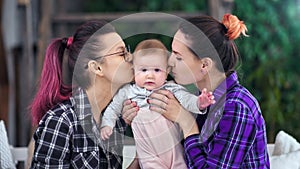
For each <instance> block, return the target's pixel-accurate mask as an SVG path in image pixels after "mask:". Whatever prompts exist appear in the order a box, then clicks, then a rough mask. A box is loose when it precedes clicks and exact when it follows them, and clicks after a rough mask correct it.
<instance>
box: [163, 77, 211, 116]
mask: <svg viewBox="0 0 300 169" xmlns="http://www.w3.org/2000/svg"><path fill="white" fill-rule="evenodd" d="M166 89H167V90H169V91H171V92H172V93H173V94H174V96H175V97H176V99H177V100H178V101H179V102H180V104H181V105H182V107H184V108H185V109H186V110H187V111H189V112H192V113H195V114H205V113H206V110H204V111H201V110H199V108H198V105H197V100H198V96H196V95H194V94H192V93H190V92H189V91H187V89H186V88H184V87H183V86H181V85H178V84H176V83H171V82H169V83H168V84H167V85H166Z"/></svg>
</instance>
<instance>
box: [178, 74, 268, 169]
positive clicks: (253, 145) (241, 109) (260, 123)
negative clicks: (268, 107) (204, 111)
mask: <svg viewBox="0 0 300 169" xmlns="http://www.w3.org/2000/svg"><path fill="white" fill-rule="evenodd" d="M224 86H225V89H226V90H225V91H226V93H225V92H224V90H223V89H222V88H223V87H224ZM221 91H223V92H221ZM222 95H224V96H226V97H222ZM214 96H215V98H216V104H214V105H212V106H210V110H209V113H208V115H207V117H206V120H205V123H204V125H203V127H202V130H201V134H200V135H191V136H189V137H187V138H186V140H185V142H184V147H185V154H186V156H187V157H186V158H187V164H188V167H189V168H270V163H269V157H268V154H267V139H266V126H265V121H264V119H263V116H262V113H261V110H260V107H259V105H258V102H257V101H256V99H255V98H254V97H253V96H252V95H251V94H250V92H249V91H248V90H247V89H245V88H244V87H243V86H241V85H240V84H239V82H238V77H237V75H236V73H235V72H234V73H232V74H231V75H230V76H229V77H227V79H226V81H224V82H223V84H221V85H220V86H219V87H218V88H217V89H216V90H215V91H214ZM222 98H224V99H225V100H224V102H223V103H222ZM219 103H221V104H220V105H218V104H219ZM207 133H208V134H207Z"/></svg>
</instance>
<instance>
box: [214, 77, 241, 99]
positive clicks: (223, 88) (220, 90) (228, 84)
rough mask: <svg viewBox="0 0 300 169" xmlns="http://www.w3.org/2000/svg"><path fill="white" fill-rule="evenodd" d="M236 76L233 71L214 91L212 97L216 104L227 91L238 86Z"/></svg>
mask: <svg viewBox="0 0 300 169" xmlns="http://www.w3.org/2000/svg"><path fill="white" fill-rule="evenodd" d="M238 83H239V82H238V76H237V74H236V72H235V71H234V72H233V73H231V74H230V75H229V76H227V78H226V79H225V80H224V81H223V82H222V83H221V84H220V85H219V86H218V87H217V88H216V89H215V90H214V92H213V95H214V97H215V100H216V102H218V101H219V100H220V99H221V97H222V96H223V95H224V94H226V92H227V91H229V89H231V88H232V87H233V86H235V85H236V84H238Z"/></svg>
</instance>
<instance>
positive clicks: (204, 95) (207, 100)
mask: <svg viewBox="0 0 300 169" xmlns="http://www.w3.org/2000/svg"><path fill="white" fill-rule="evenodd" d="M215 102H216V101H215V99H214V96H213V94H212V92H207V89H206V88H204V89H203V90H202V91H201V94H200V95H199V96H198V100H197V105H198V108H199V109H200V110H204V109H205V108H207V107H208V106H210V105H211V104H214V103H215Z"/></svg>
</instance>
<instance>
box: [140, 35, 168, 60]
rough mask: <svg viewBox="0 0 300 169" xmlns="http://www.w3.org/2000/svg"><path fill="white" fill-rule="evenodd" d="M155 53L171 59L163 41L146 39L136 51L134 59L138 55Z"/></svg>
mask: <svg viewBox="0 0 300 169" xmlns="http://www.w3.org/2000/svg"><path fill="white" fill-rule="evenodd" d="M155 52H160V53H162V54H163V55H164V56H166V58H167V59H168V57H169V53H168V49H167V48H166V47H165V45H164V44H163V43H162V42H161V41H159V40H157V39H146V40H143V41H141V42H140V43H139V44H138V45H137V46H136V48H135V50H134V57H135V56H136V55H142V56H144V55H147V54H153V53H155Z"/></svg>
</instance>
